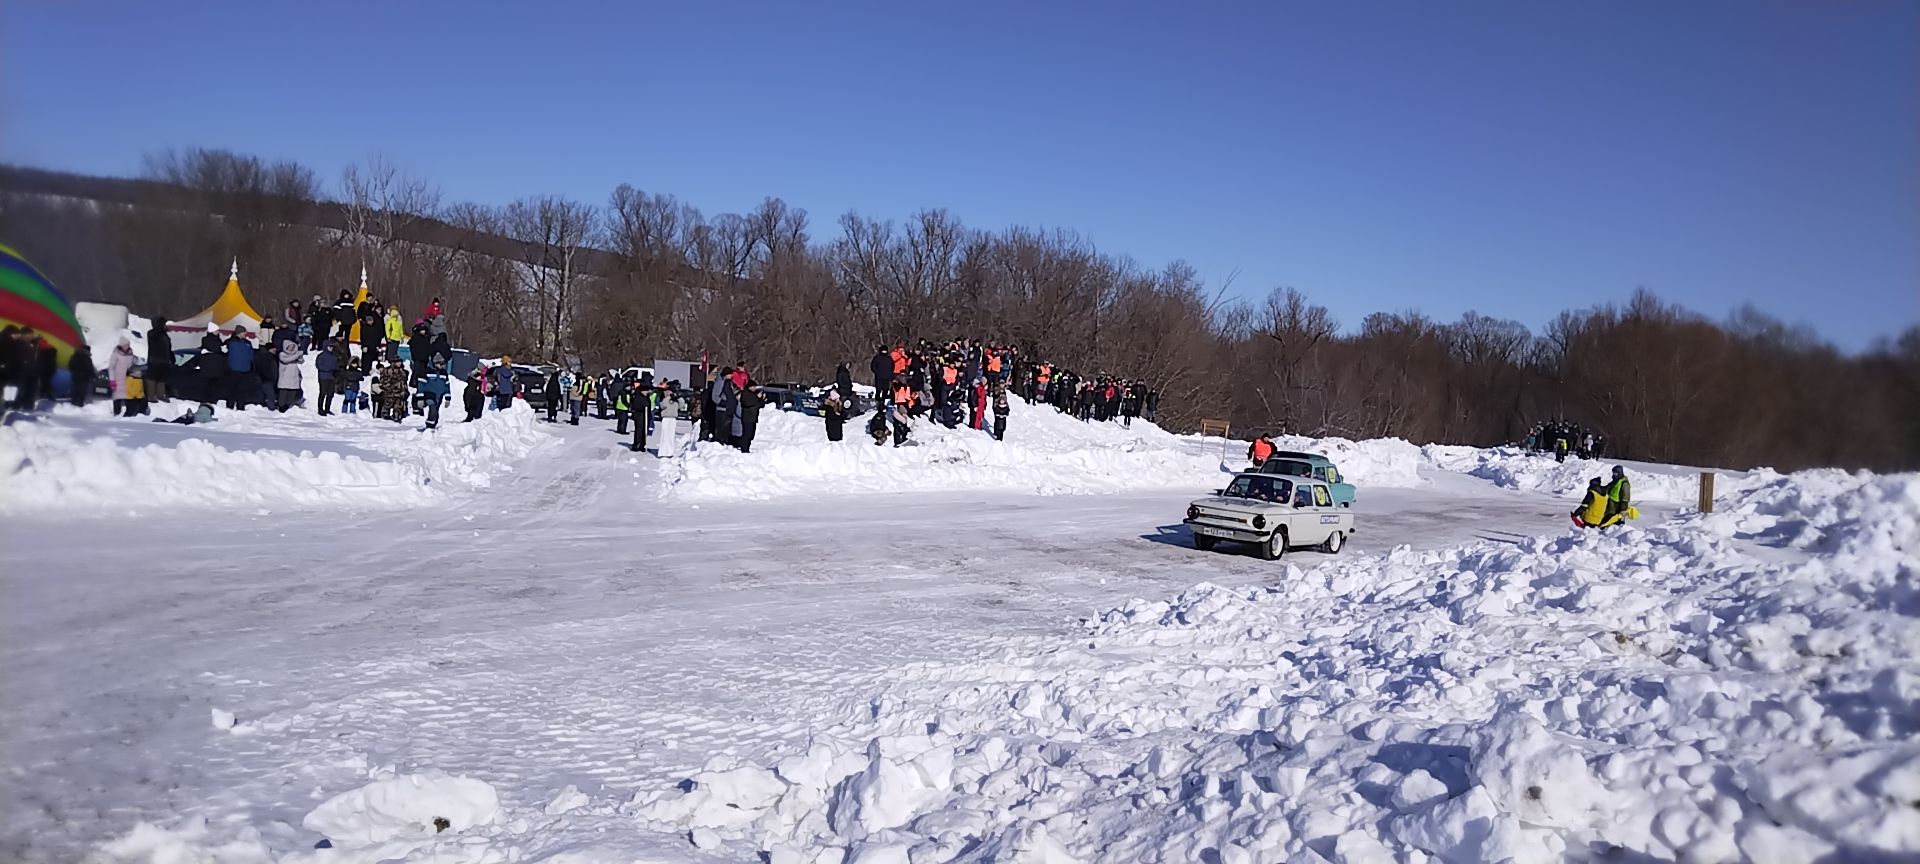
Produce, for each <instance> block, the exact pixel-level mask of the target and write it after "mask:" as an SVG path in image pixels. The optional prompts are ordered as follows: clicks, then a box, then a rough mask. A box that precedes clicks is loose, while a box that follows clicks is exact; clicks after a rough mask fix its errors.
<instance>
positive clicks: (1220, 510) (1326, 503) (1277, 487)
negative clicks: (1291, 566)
mask: <svg viewBox="0 0 1920 864" xmlns="http://www.w3.org/2000/svg"><path fill="white" fill-rule="evenodd" d="M1186 524H1187V528H1188V530H1191V531H1192V532H1193V545H1194V546H1195V547H1196V548H1198V549H1202V550H1206V549H1212V548H1213V547H1214V544H1216V543H1219V542H1220V541H1222V540H1233V541H1235V542H1239V543H1253V544H1257V545H1258V546H1259V547H1260V556H1261V557H1262V558H1266V559H1267V560H1269V561H1271V560H1273V559H1275V558H1279V557H1280V556H1282V555H1285V554H1287V550H1288V549H1302V548H1309V547H1311V548H1315V549H1318V550H1320V551H1322V552H1327V553H1333V552H1339V551H1340V548H1341V547H1342V546H1344V545H1346V542H1347V537H1348V536H1349V535H1351V534H1353V526H1354V514H1353V510H1352V509H1351V508H1346V507H1339V506H1336V505H1335V504H1334V502H1333V492H1332V491H1331V490H1329V489H1328V488H1327V484H1326V482H1325V481H1321V480H1315V479H1311V478H1307V477H1285V476H1277V475H1272V474H1236V475H1234V478H1233V482H1231V483H1228V484H1227V488H1225V489H1222V490H1220V492H1219V494H1217V495H1213V496H1211V497H1208V498H1202V499H1200V500H1198V501H1195V502H1193V503H1192V504H1189V505H1187V519H1186Z"/></svg>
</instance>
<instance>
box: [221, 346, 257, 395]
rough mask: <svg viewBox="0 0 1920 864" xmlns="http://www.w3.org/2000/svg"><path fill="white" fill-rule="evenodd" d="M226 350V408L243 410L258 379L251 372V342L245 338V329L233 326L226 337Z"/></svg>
mask: <svg viewBox="0 0 1920 864" xmlns="http://www.w3.org/2000/svg"><path fill="white" fill-rule="evenodd" d="M226 351H227V410H229V411H245V410H246V408H247V403H248V402H250V401H252V395H251V394H253V393H254V392H255V391H256V390H258V389H259V384H258V383H257V382H258V381H259V379H258V378H256V377H255V376H254V373H253V342H252V341H251V340H249V339H248V338H247V331H246V330H243V329H239V328H235V329H234V331H233V335H232V336H231V337H228V339H227V342H226Z"/></svg>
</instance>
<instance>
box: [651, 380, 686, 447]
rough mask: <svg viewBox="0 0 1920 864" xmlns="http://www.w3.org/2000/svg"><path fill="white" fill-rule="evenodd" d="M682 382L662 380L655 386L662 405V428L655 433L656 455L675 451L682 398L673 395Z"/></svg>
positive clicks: (656, 395)
mask: <svg viewBox="0 0 1920 864" xmlns="http://www.w3.org/2000/svg"><path fill="white" fill-rule="evenodd" d="M679 383H680V382H678V381H674V382H667V381H661V382H660V383H659V384H657V385H656V386H655V388H654V389H655V390H656V392H655V394H654V396H655V398H656V400H657V401H658V403H659V405H660V428H659V430H658V433H659V434H657V435H655V436H654V437H655V439H656V440H655V442H654V445H653V452H654V455H656V456H672V455H673V454H674V452H675V449H674V443H675V442H674V439H675V438H676V437H677V436H678V435H679V434H680V400H679V398H678V397H675V396H674V395H673V389H674V387H675V386H676V385H678V384H679Z"/></svg>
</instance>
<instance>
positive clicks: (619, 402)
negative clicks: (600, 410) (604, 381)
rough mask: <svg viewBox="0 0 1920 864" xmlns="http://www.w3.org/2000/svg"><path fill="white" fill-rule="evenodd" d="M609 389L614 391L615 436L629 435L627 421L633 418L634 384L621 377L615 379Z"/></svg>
mask: <svg viewBox="0 0 1920 864" xmlns="http://www.w3.org/2000/svg"><path fill="white" fill-rule="evenodd" d="M607 387H608V388H609V389H611V390H613V420H614V427H613V434H615V435H625V434H627V421H628V420H630V419H632V418H633V410H634V404H633V382H632V380H631V379H629V378H627V377H625V376H621V377H619V378H615V379H613V383H612V384H608V385H607Z"/></svg>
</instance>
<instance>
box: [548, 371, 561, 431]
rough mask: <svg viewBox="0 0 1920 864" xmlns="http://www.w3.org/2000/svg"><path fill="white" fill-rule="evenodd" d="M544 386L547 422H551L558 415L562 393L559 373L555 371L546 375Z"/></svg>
mask: <svg viewBox="0 0 1920 864" xmlns="http://www.w3.org/2000/svg"><path fill="white" fill-rule="evenodd" d="M544 386H545V388H546V392H545V395H546V397H547V422H548V423H552V422H554V421H555V420H556V419H558V418H559V416H560V395H561V393H562V391H561V389H560V373H559V372H555V373H553V374H552V375H548V376H547V383H546V384H545V385H544Z"/></svg>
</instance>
